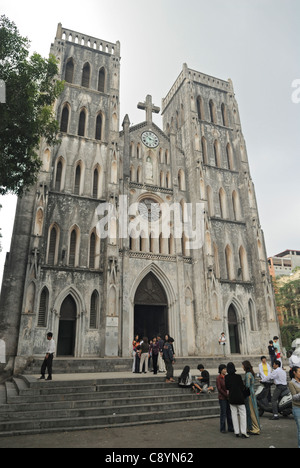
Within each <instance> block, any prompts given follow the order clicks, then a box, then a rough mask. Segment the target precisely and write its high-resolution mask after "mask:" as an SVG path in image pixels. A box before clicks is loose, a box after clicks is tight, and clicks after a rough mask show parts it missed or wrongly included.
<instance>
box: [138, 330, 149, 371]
mask: <svg viewBox="0 0 300 468" xmlns="http://www.w3.org/2000/svg"><path fill="white" fill-rule="evenodd" d="M140 346H141V360H140V374H141V373H142V370H143V365H144V363H145V371H144V373H145V374H147V372H148V358H149V343H148V338H147V337H146V336H144V338H143V342H142V343H141V344H140Z"/></svg>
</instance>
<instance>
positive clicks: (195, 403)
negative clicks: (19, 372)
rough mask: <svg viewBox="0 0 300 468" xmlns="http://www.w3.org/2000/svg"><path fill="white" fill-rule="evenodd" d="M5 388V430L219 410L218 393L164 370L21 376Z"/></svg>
mask: <svg viewBox="0 0 300 468" xmlns="http://www.w3.org/2000/svg"><path fill="white" fill-rule="evenodd" d="M4 389H5V392H6V400H7V402H6V403H3V398H2V404H0V435H1V436H4V435H13V434H33V433H41V432H49V431H50V432H55V431H66V430H78V429H83V428H96V427H98V428H100V427H112V426H116V425H117V426H120V425H121V426H126V425H132V424H137V425H139V424H141V423H144V424H146V423H150V422H167V421H170V420H173V421H175V420H181V419H188V418H192V419H195V418H204V417H212V416H214V417H216V416H218V415H219V404H218V399H217V395H216V394H211V395H195V394H192V392H191V390H190V389H183V388H179V387H178V386H177V384H167V383H165V378H164V377H160V376H153V377H151V378H149V377H148V378H146V377H143V376H137V377H132V376H131V377H130V378H126V377H123V378H122V379H120V378H118V377H115V378H111V379H87V380H84V379H83V380H80V381H78V380H74V381H70V380H66V381H59V382H55V381H51V382H44V381H42V382H38V381H36V379H35V378H33V377H32V376H29V377H28V376H21V377H18V378H14V379H13V381H11V382H6V384H5V387H3V388H2V390H3V393H4Z"/></svg>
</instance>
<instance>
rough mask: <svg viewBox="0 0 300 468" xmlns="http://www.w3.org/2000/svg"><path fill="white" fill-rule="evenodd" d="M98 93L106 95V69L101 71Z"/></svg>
mask: <svg viewBox="0 0 300 468" xmlns="http://www.w3.org/2000/svg"><path fill="white" fill-rule="evenodd" d="M98 91H100V92H101V93H105V69H104V68H103V67H102V68H101V69H100V70H99V77H98Z"/></svg>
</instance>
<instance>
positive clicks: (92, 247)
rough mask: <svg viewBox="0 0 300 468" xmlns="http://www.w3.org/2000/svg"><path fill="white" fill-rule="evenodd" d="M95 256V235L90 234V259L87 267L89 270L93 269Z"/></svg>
mask: <svg viewBox="0 0 300 468" xmlns="http://www.w3.org/2000/svg"><path fill="white" fill-rule="evenodd" d="M95 255H96V235H95V233H94V232H92V234H91V237H90V258H89V266H90V268H95Z"/></svg>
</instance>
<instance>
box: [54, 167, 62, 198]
mask: <svg viewBox="0 0 300 468" xmlns="http://www.w3.org/2000/svg"><path fill="white" fill-rule="evenodd" d="M62 170H63V165H62V161H58V163H57V166H56V178H55V190H57V191H59V190H60V187H61V179H62Z"/></svg>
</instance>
